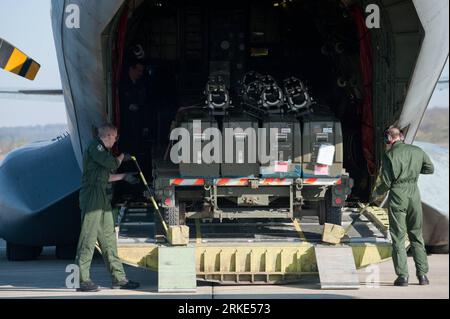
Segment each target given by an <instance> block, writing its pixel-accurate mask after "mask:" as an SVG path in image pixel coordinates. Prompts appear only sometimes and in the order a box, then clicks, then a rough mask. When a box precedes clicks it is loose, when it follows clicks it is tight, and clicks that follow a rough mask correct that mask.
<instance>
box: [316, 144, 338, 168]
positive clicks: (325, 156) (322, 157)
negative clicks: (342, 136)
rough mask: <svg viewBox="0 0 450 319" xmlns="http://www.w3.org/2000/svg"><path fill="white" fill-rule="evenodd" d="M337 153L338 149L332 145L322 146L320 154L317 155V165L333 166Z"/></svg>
mask: <svg viewBox="0 0 450 319" xmlns="http://www.w3.org/2000/svg"><path fill="white" fill-rule="evenodd" d="M335 151H336V147H335V146H334V145H331V144H322V145H320V148H319V154H318V155H317V164H322V165H328V166H331V165H333V161H334V153H335Z"/></svg>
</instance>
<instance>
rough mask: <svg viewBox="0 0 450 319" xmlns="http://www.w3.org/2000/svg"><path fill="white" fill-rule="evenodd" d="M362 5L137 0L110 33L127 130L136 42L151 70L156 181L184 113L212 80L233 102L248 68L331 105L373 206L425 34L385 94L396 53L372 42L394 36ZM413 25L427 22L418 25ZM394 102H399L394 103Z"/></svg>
mask: <svg viewBox="0 0 450 319" xmlns="http://www.w3.org/2000/svg"><path fill="white" fill-rule="evenodd" d="M352 2H353V3H352ZM350 3H352V5H348V6H347V4H350ZM380 4H382V1H380ZM363 5H364V3H363V2H359V1H342V2H341V1H335V0H323V1H317V0H304V1H295V0H292V1H289V0H287V1H273V0H272V1H268V0H267V1H266V0H240V1H234V0H229V1H193V0H192V1H191V0H186V1H181V0H166V1H154V0H142V1H129V2H127V3H125V4H124V6H123V8H122V9H121V10H120V11H119V12H118V13H117V15H116V17H115V18H114V19H113V21H112V22H111V25H110V27H109V29H108V30H107V32H108V33H109V34H110V35H109V37H110V46H111V47H112V50H109V51H108V52H109V53H107V55H108V54H109V56H108V57H109V61H108V60H107V61H108V63H110V65H111V67H110V68H109V69H110V70H111V72H110V76H111V79H110V82H111V83H110V85H109V88H110V92H109V94H110V98H109V101H111V105H109V108H110V110H112V111H111V119H112V120H113V121H114V122H115V124H117V125H118V126H119V127H120V126H123V125H121V124H123V123H121V116H120V101H119V98H118V96H119V94H118V90H119V82H120V79H121V78H122V77H123V76H124V72H126V69H125V66H126V65H127V52H128V51H129V49H130V48H131V47H133V46H136V45H137V44H140V45H142V47H143V49H144V51H145V52H146V57H147V59H146V63H147V71H148V70H151V75H150V80H149V83H150V86H149V89H148V92H149V101H150V103H149V112H147V114H146V116H145V118H144V124H143V129H144V128H149V130H150V131H149V133H148V134H149V137H148V139H147V140H146V139H144V140H143V142H142V143H141V149H140V151H141V152H142V154H147V155H148V156H147V158H146V159H145V160H142V161H143V162H144V163H143V168H144V171H145V174H146V175H147V176H149V177H150V176H151V165H152V159H153V160H154V159H155V158H162V157H163V155H164V153H165V152H166V149H167V145H168V143H169V141H168V136H169V132H170V125H171V122H172V121H173V120H174V118H175V116H176V112H177V110H178V109H179V108H183V107H188V106H191V105H202V104H204V101H205V97H204V88H205V84H206V82H207V80H208V76H209V75H211V74H215V73H217V72H219V73H220V74H221V75H222V76H224V78H225V81H226V83H227V85H228V86H229V89H230V93H231V96H232V97H233V95H234V94H236V93H237V92H236V88H237V85H238V82H239V80H241V79H242V77H243V76H244V75H245V73H246V72H248V71H257V72H259V73H261V74H269V75H272V76H273V77H274V78H275V79H276V80H277V81H279V83H282V81H283V80H284V79H286V78H288V77H291V76H295V77H297V78H299V79H301V80H302V81H304V82H305V83H306V84H307V86H308V88H309V90H310V93H311V95H312V96H313V97H314V99H315V101H316V102H317V104H318V105H323V106H327V107H329V108H331V110H332V111H333V113H334V115H335V117H336V118H338V119H339V120H340V121H341V123H342V129H343V141H344V168H345V169H346V171H347V172H348V173H349V174H350V177H351V178H353V179H354V180H355V187H354V189H353V192H352V198H353V199H355V200H360V201H367V200H368V197H369V196H370V191H371V188H372V186H373V183H374V182H375V178H376V175H377V170H378V169H377V168H378V167H379V163H380V159H381V155H382V154H383V148H382V144H381V141H382V137H381V138H379V134H380V132H382V130H383V129H384V128H385V127H386V126H388V125H389V124H392V123H394V122H395V121H396V120H398V118H399V116H400V114H401V111H402V109H401V107H398V105H401V104H402V103H401V102H402V101H404V96H405V93H404V91H405V90H406V88H407V85H408V81H409V78H410V76H411V73H412V71H413V67H414V61H415V59H416V57H417V52H418V50H419V48H420V39H421V38H420V37H418V39H419V40H415V41H413V42H414V44H413V45H412V46H411V48H410V49H409V50H408V48H406V49H405V50H408V52H409V53H408V56H410V57H411V58H410V59H409V60H410V61H409V60H408V59H406V60H408V61H409V62H408V61H406V62H404V63H403V64H404V65H401V66H397V69H400V68H401V69H402V70H403V71H401V72H403V74H404V76H402V78H401V79H399V78H395V76H394V77H393V78H392V79H388V80H386V83H385V84H384V85H385V86H384V90H385V91H386V87H387V90H388V91H389V90H394V91H395V92H394V93H392V94H391V95H389V94H390V93H389V94H388V93H386V92H385V93H384V95H383V94H381V93H382V92H381V91H382V90H381V89H380V88H379V86H378V83H379V81H380V80H382V76H381V73H382V72H384V70H383V69H382V67H381V66H380V65H379V61H380V59H383V57H382V56H383V55H386V56H385V57H384V59H388V58H389V57H390V54H391V52H390V51H389V52H388V51H386V52H381V51H380V49H379V50H378V51H376V50H374V49H373V46H374V45H376V44H374V43H376V42H379V41H391V40H392V39H389V38H386V37H387V35H386V34H387V33H384V32H381V31H377V32H374V33H372V32H370V31H369V30H368V29H367V28H366V25H365V13H364V9H363ZM411 6H413V5H412V3H411ZM408 8H409V7H408ZM404 23H409V24H411V25H414V26H415V25H420V23H419V22H418V19H416V20H415V21H410V22H404ZM417 28H418V29H420V28H419V27H417ZM386 32H387V31H386ZM419 33H420V32H419ZM371 35H372V36H371ZM412 48H415V50H413V49H412ZM402 54H403V55H404V56H405V52H402ZM394 62H395V61H394V60H393V61H392V63H394ZM391 67H392V68H393V66H391ZM392 72H394V73H395V71H393V70H388V72H387V73H386V74H391V73H392ZM147 73H148V72H147ZM397 86H398V87H397ZM396 90H398V92H401V93H398V92H397V91H396ZM380 92H381V93H380ZM375 94H379V96H380V97H377V98H375V97H374V95H375ZM393 99H396V101H395V103H390V104H389V103H387V102H389V101H391V102H392V100H393ZM402 99H403V100H402ZM388 104H389V105H388ZM387 105H388V106H387ZM406 129H407V128H406Z"/></svg>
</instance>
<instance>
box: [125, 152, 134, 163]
mask: <svg viewBox="0 0 450 319" xmlns="http://www.w3.org/2000/svg"><path fill="white" fill-rule="evenodd" d="M132 159H133V156H131V155H130V154H127V153H125V154H123V161H124V162H129V161H131V160H132Z"/></svg>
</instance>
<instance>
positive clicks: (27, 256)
mask: <svg viewBox="0 0 450 319" xmlns="http://www.w3.org/2000/svg"><path fill="white" fill-rule="evenodd" d="M42 249H43V247H42V246H38V247H33V246H23V245H15V244H12V243H6V257H7V259H8V260H9V261H30V260H35V259H36V258H38V257H39V256H40V255H41V253H42Z"/></svg>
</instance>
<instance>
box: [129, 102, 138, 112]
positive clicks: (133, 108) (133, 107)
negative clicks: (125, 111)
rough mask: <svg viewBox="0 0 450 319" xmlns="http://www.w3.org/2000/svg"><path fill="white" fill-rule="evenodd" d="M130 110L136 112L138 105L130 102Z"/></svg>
mask: <svg viewBox="0 0 450 319" xmlns="http://www.w3.org/2000/svg"><path fill="white" fill-rule="evenodd" d="M129 109H130V111H131V112H137V111H139V105H137V104H130V108H129Z"/></svg>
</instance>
